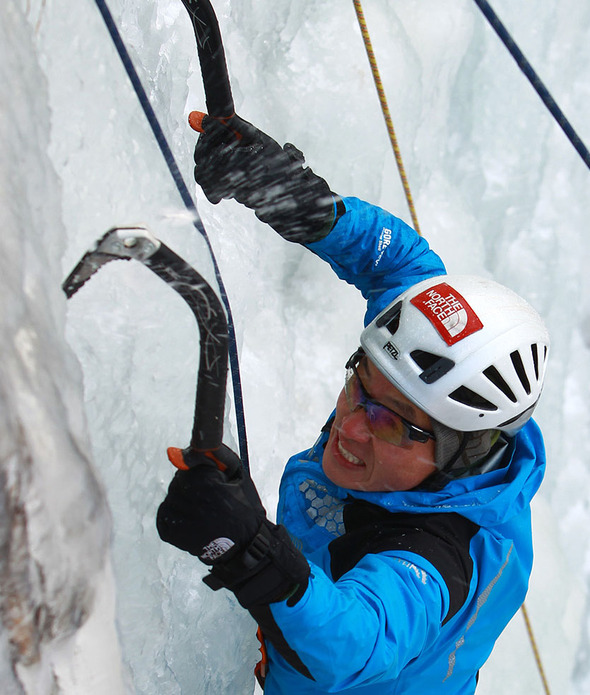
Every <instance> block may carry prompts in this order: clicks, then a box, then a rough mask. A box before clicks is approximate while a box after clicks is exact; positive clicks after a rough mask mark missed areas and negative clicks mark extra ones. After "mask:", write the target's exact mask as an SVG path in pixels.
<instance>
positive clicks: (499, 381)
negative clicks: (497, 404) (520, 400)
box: [483, 366, 516, 403]
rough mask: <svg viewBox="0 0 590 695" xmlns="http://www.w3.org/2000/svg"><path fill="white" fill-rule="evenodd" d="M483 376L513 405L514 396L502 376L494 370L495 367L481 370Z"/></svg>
mask: <svg viewBox="0 0 590 695" xmlns="http://www.w3.org/2000/svg"><path fill="white" fill-rule="evenodd" d="M483 373H484V375H485V376H486V377H487V378H488V379H489V380H490V381H491V382H492V384H494V386H495V387H496V388H498V389H500V391H502V393H503V394H504V395H505V396H506V398H508V399H509V400H511V401H512V402H513V403H516V396H515V395H514V393H513V392H512V389H511V388H510V386H508V384H507V383H506V382H505V381H504V378H503V376H502V375H501V374H500V372H499V371H498V370H497V369H496V367H494V366H492V367H488V368H487V369H484V370H483Z"/></svg>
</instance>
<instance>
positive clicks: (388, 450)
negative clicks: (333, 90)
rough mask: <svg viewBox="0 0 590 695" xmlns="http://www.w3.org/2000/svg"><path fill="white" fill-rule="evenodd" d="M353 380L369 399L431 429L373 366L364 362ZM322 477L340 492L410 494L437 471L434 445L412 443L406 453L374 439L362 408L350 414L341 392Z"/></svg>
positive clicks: (428, 422)
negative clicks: (348, 490)
mask: <svg viewBox="0 0 590 695" xmlns="http://www.w3.org/2000/svg"><path fill="white" fill-rule="evenodd" d="M358 376H359V378H360V379H361V382H362V385H363V386H364V388H365V390H366V391H367V392H368V393H369V394H370V395H371V398H372V399H374V400H375V401H379V403H381V404H383V405H385V406H387V408H390V409H391V410H394V411H395V412H397V413H399V414H400V415H402V416H403V417H404V418H405V419H406V420H409V421H410V422H411V423H413V424H414V425H417V426H418V427H421V428H423V429H426V430H430V429H431V427H432V423H431V421H430V418H429V416H428V415H427V414H426V413H425V412H424V411H422V410H420V409H419V408H418V407H417V406H415V405H414V404H413V403H412V402H411V401H409V400H408V399H407V398H406V397H405V396H404V395H403V394H402V393H400V392H399V391H398V390H397V389H396V388H395V386H394V385H393V384H392V383H391V382H389V381H388V380H387V379H386V378H385V377H384V376H383V374H381V372H380V371H379V370H378V369H377V367H375V365H374V364H373V363H372V362H371V361H370V360H369V359H368V358H367V357H364V358H363V359H362V360H361V361H360V363H359V365H358ZM322 467H323V469H324V473H325V474H326V475H327V476H328V478H329V479H330V480H331V481H332V482H333V483H335V484H336V485H339V486H340V487H344V488H348V489H350V490H362V491H364V492H383V491H393V490H410V489H411V488H413V487H415V486H416V485H418V484H420V483H421V482H422V481H423V480H425V479H426V478H427V477H428V476H429V475H430V474H431V473H433V472H434V471H435V470H436V466H435V465H434V441H433V440H432V439H428V441H426V442H424V443H421V442H412V445H411V447H410V448H405V447H401V446H397V445H396V444H391V443H389V442H386V441H384V440H383V439H379V438H378V437H377V436H376V435H375V434H373V432H372V431H371V429H370V427H369V421H368V418H367V413H366V412H365V410H364V409H363V408H362V407H358V408H356V409H355V410H353V411H351V409H350V407H349V405H348V403H347V400H346V395H345V392H344V389H343V390H342V392H341V393H340V396H339V397H338V401H337V403H336V417H335V420H334V424H333V425H332V431H331V432H330V437H329V439H328V443H327V444H326V450H325V452H324V457H323V460H322Z"/></svg>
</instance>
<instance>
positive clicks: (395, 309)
mask: <svg viewBox="0 0 590 695" xmlns="http://www.w3.org/2000/svg"><path fill="white" fill-rule="evenodd" d="M401 313H402V303H401V302H396V303H395V304H394V305H393V306H392V307H390V308H389V309H388V310H387V311H386V312H385V313H383V314H382V315H381V316H378V317H377V320H376V321H375V325H376V326H377V328H381V327H382V326H386V327H387V330H388V331H389V332H390V333H391V335H394V334H395V333H396V331H397V329H398V328H399V320H400V316H401Z"/></svg>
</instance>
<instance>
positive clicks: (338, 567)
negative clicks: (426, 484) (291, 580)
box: [329, 500, 479, 625]
mask: <svg viewBox="0 0 590 695" xmlns="http://www.w3.org/2000/svg"><path fill="white" fill-rule="evenodd" d="M344 526H345V528H346V532H345V533H344V535H342V536H340V537H339V538H337V539H336V540H334V541H332V542H331V543H330V545H329V549H330V557H331V559H330V567H331V570H332V576H333V578H334V580H338V579H339V578H340V577H341V576H342V575H343V574H346V572H348V571H349V570H351V569H352V568H353V567H354V566H355V565H356V564H357V563H358V562H359V561H360V560H361V559H362V558H363V557H364V556H365V555H367V554H369V553H373V554H375V553H381V552H383V551H385V550H408V551H411V552H412V553H416V554H417V555H420V556H421V557H423V558H424V559H426V560H428V561H429V562H430V563H431V564H432V565H434V567H436V569H437V570H438V571H439V572H440V574H441V576H442V578H443V579H444V581H445V584H446V585H447V588H448V590H449V595H450V605H449V611H448V613H447V615H446V616H445V619H444V620H443V625H444V624H445V623H446V622H447V621H449V620H450V619H451V618H452V617H453V616H454V615H455V614H456V613H457V611H458V610H459V609H460V608H461V606H462V605H463V603H464V602H465V599H466V598H467V595H468V593H469V584H470V582H471V576H472V574H473V561H472V559H471V556H470V554H469V545H470V543H471V539H472V538H473V536H474V535H475V534H476V533H477V531H478V530H479V526H478V525H477V524H474V523H473V522H471V521H469V520H468V519H466V518H465V517H463V516H461V515H459V514H456V513H454V512H450V513H448V514H446V513H436V514H405V513H392V512H388V511H387V510H385V509H383V508H382V507H378V506H376V505H374V504H369V503H368V502H363V501H359V500H355V501H353V502H351V503H350V504H347V505H346V506H345V507H344Z"/></svg>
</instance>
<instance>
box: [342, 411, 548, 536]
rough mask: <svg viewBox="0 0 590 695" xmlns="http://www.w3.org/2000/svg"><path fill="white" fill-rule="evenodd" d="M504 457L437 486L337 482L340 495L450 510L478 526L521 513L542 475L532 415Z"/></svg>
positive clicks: (402, 507) (394, 507)
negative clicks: (388, 488)
mask: <svg viewBox="0 0 590 695" xmlns="http://www.w3.org/2000/svg"><path fill="white" fill-rule="evenodd" d="M504 458H505V461H503V462H502V466H501V467H499V468H497V469H495V470H492V471H489V472H487V473H481V474H479V475H474V476H471V477H467V478H460V479H458V480H452V481H450V482H449V483H447V485H445V487H444V488H442V489H441V490H438V491H428V490H421V489H420V488H416V489H414V490H407V491H399V492H359V491H357V490H344V489H342V488H340V495H341V496H342V498H345V497H346V496H348V497H354V498H355V499H362V500H365V501H367V502H371V503H372V504H376V505H379V506H380V507H384V508H385V509H387V510H389V511H391V512H410V513H414V514H427V513H428V514H430V513H433V512H439V513H440V512H455V513H457V514H461V515H462V516H464V517H466V518H467V519H469V520H470V521H473V522H474V523H476V524H478V525H479V526H485V527H490V526H496V525H498V524H503V523H505V522H506V521H508V520H509V519H510V518H511V517H513V516H516V515H517V514H520V512H522V510H523V509H524V508H525V507H527V506H528V505H529V504H530V501H531V499H532V497H533V495H534V494H535V493H536V492H537V490H538V489H539V486H540V485H541V481H542V480H543V475H544V472H545V447H544V445H543V438H542V435H541V432H540V430H539V427H538V425H537V424H536V423H535V422H534V420H529V422H528V423H527V424H526V425H525V426H524V427H523V428H522V429H521V430H520V431H519V432H518V434H516V435H515V436H514V437H512V438H510V440H509V446H508V448H507V451H506V453H505V455H504Z"/></svg>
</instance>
